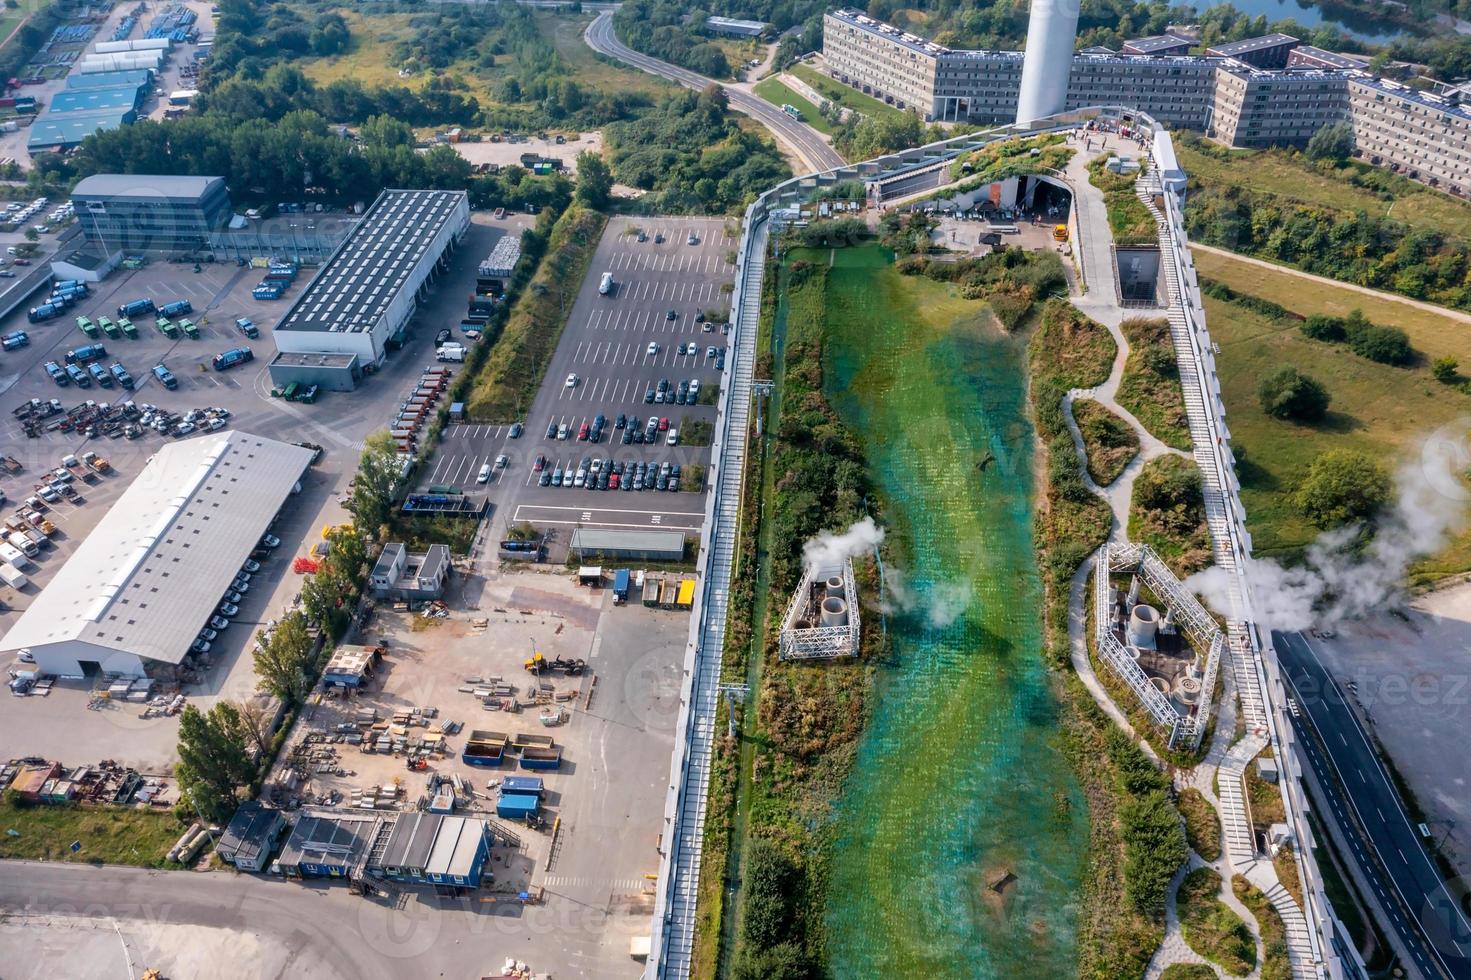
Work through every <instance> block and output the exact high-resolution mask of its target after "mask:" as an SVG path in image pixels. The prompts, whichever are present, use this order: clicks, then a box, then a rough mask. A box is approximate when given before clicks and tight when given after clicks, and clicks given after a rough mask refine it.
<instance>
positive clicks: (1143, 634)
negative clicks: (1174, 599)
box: [1128, 603, 1159, 650]
mask: <svg viewBox="0 0 1471 980" xmlns="http://www.w3.org/2000/svg"><path fill="white" fill-rule="evenodd" d="M1158 626H1159V610H1157V609H1155V608H1154V607H1153V606H1146V605H1144V604H1143V603H1140V604H1139V605H1137V606H1135V607H1134V609H1133V611H1132V612H1130V613H1129V629H1128V636H1129V646H1131V647H1138V648H1139V649H1141V650H1153V649H1154V631H1155V628H1156V627H1158Z"/></svg>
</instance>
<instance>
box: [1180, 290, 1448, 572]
mask: <svg viewBox="0 0 1471 980" xmlns="http://www.w3.org/2000/svg"><path fill="white" fill-rule="evenodd" d="M1245 285H1250V284H1249V283H1246V284H1245ZM1258 288H1260V286H1259V287H1258ZM1310 289H1311V284H1304V285H1303V292H1301V293H1299V296H1298V298H1297V299H1296V300H1295V301H1294V302H1293V306H1294V307H1296V308H1297V309H1299V310H1301V309H1303V307H1304V306H1305V305H1306V306H1307V309H1319V308H1321V307H1318V306H1314V305H1307V304H1311V303H1312V302H1313V300H1312V298H1311V295H1312V294H1311V293H1310V292H1308V290H1310ZM1288 298H1291V297H1288ZM1205 308H1206V320H1207V322H1208V323H1209V325H1210V332H1211V337H1212V339H1213V340H1214V341H1215V342H1216V343H1217V344H1218V345H1219V346H1220V354H1219V355H1217V357H1216V366H1217V370H1218V374H1219V377H1220V381H1221V390H1222V395H1223V397H1224V399H1225V402H1226V411H1227V414H1226V421H1227V424H1228V425H1229V427H1230V430H1231V434H1232V446H1233V448H1234V449H1235V451H1236V457H1237V474H1238V475H1239V476H1240V478H1241V487H1242V494H1241V496H1242V503H1243V504H1244V505H1245V507H1246V517H1247V527H1248V528H1249V530H1250V531H1251V534H1252V539H1253V546H1254V548H1255V551H1256V553H1257V554H1258V555H1266V556H1279V557H1280V556H1288V557H1290V556H1292V555H1295V554H1296V553H1297V552H1299V551H1300V550H1301V549H1302V548H1303V547H1304V546H1306V545H1307V544H1309V543H1311V542H1312V541H1313V539H1314V538H1315V537H1317V534H1318V531H1317V529H1316V528H1315V527H1313V526H1312V525H1310V524H1309V523H1308V522H1307V521H1306V520H1305V519H1304V518H1303V517H1302V515H1301V513H1300V512H1299V511H1298V509H1297V507H1296V505H1295V504H1294V503H1293V501H1292V491H1293V488H1294V487H1295V486H1296V485H1297V481H1298V479H1299V477H1300V476H1301V475H1302V473H1303V472H1304V471H1305V470H1306V468H1307V466H1308V465H1309V464H1310V463H1311V462H1312V460H1313V459H1314V458H1316V457H1317V456H1318V455H1319V454H1320V453H1323V452H1325V451H1327V450H1329V449H1352V450H1357V451H1360V452H1364V453H1367V454H1368V455H1370V456H1371V457H1373V458H1375V459H1379V460H1382V461H1383V462H1384V463H1385V465H1386V466H1388V467H1390V468H1391V469H1392V468H1394V467H1396V466H1398V465H1399V464H1400V463H1401V462H1402V461H1405V460H1407V459H1411V458H1413V456H1414V454H1415V453H1416V452H1417V451H1418V445H1419V442H1420V440H1421V439H1422V438H1423V437H1424V436H1425V435H1426V434H1428V433H1429V432H1431V431H1433V430H1434V429H1436V428H1437V427H1439V426H1443V425H1447V424H1450V423H1453V422H1456V421H1457V420H1459V419H1461V418H1463V417H1465V416H1466V414H1467V413H1468V412H1471V397H1468V396H1467V395H1465V394H1463V393H1461V392H1460V391H1457V390H1455V389H1453V388H1450V387H1447V386H1446V385H1442V384H1439V383H1437V382H1435V381H1434V380H1432V379H1431V377H1430V374H1429V372H1428V371H1426V370H1425V369H1423V368H1396V367H1390V366H1388V365H1384V364H1376V363H1374V362H1372V361H1368V360H1365V359H1364V358H1362V357H1358V356H1357V355H1355V354H1353V353H1351V352H1349V351H1348V350H1347V349H1346V348H1342V347H1338V346H1335V345H1329V344H1323V343H1319V342H1318V341H1314V340H1310V339H1308V338H1307V337H1304V336H1303V335H1302V333H1301V332H1300V331H1299V330H1298V328H1297V325H1296V323H1294V322H1292V321H1272V320H1268V319H1267V318H1265V317H1263V316H1261V315H1259V314H1256V313H1254V312H1251V311H1249V310H1246V309H1244V308H1242V307H1241V306H1239V305H1237V304H1235V303H1225V302H1221V301H1219V300H1215V299H1211V298H1209V297H1207V298H1206V301H1205ZM1366 311H1367V308H1366ZM1397 325H1398V326H1400V327H1401V328H1403V329H1404V330H1405V331H1406V332H1407V333H1409V334H1410V339H1411V342H1412V343H1413V344H1414V345H1415V346H1416V347H1417V348H1418V349H1420V350H1422V351H1424V352H1425V353H1427V354H1431V353H1436V352H1439V351H1441V350H1447V351H1449V350H1450V349H1452V348H1453V349H1454V350H1455V351H1458V352H1459V353H1460V354H1461V355H1462V363H1463V364H1471V332H1467V331H1466V330H1465V329H1464V327H1462V328H1458V333H1457V335H1456V337H1455V339H1454V340H1452V339H1449V338H1448V337H1446V336H1444V335H1441V336H1437V335H1436V334H1435V327H1434V325H1433V324H1420V323H1416V322H1415V321H1413V320H1409V319H1405V320H1401V321H1399V323H1398V324H1397ZM1284 364H1291V365H1294V366H1296V367H1298V368H1299V369H1301V370H1304V371H1306V372H1308V373H1309V374H1311V375H1312V376H1313V377H1315V378H1317V379H1318V380H1319V381H1321V382H1322V383H1323V384H1324V385H1325V386H1326V387H1327V388H1328V391H1329V394H1330V395H1331V396H1332V399H1333V402H1332V405H1331V407H1330V409H1329V412H1328V416H1327V418H1326V419H1325V420H1324V421H1323V422H1321V423H1319V424H1317V425H1312V426H1307V425H1298V424H1295V423H1292V422H1286V421H1281V420H1278V419H1273V418H1271V417H1269V416H1268V415H1267V414H1266V413H1265V412H1263V411H1262V409H1261V404H1260V402H1259V401H1258V397H1257V386H1258V384H1259V383H1260V381H1261V379H1262V378H1263V377H1265V376H1266V375H1267V374H1270V373H1271V372H1272V371H1274V370H1275V369H1277V368H1278V367H1280V366H1282V365H1284ZM1468 569H1471V535H1462V536H1461V537H1460V538H1458V539H1457V540H1455V541H1454V542H1452V544H1451V546H1450V547H1449V548H1448V549H1447V550H1446V551H1444V552H1442V553H1441V554H1439V555H1437V556H1435V557H1434V558H1432V559H1429V560H1426V561H1422V562H1421V563H1420V564H1419V565H1417V566H1416V568H1415V569H1414V570H1413V571H1412V574H1411V582H1412V584H1423V583H1425V582H1428V581H1433V580H1435V579H1438V578H1442V577H1444V576H1446V575H1451V574H1455V573H1457V572H1461V571H1466V570H1468Z"/></svg>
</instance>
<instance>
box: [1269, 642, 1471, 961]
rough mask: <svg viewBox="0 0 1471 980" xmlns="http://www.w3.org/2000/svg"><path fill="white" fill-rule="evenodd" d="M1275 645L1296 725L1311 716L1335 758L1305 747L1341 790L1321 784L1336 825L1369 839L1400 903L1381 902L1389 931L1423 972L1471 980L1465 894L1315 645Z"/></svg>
mask: <svg viewBox="0 0 1471 980" xmlns="http://www.w3.org/2000/svg"><path fill="white" fill-rule="evenodd" d="M1272 643H1273V646H1274V647H1275V648H1276V650H1277V657H1278V660H1279V662H1280V664H1281V666H1282V672H1283V674H1284V675H1285V676H1286V678H1287V680H1288V682H1289V683H1290V684H1291V685H1292V688H1293V690H1294V692H1295V695H1296V698H1297V704H1298V708H1299V711H1298V712H1297V718H1298V720H1299V721H1300V720H1301V717H1302V715H1303V714H1306V716H1307V718H1308V720H1309V721H1311V722H1312V725H1313V727H1314V728H1315V729H1316V730H1317V732H1318V735H1319V738H1320V740H1321V745H1322V747H1323V748H1324V749H1325V750H1326V752H1327V755H1328V757H1329V758H1328V759H1326V760H1325V759H1323V758H1322V755H1321V753H1320V752H1319V751H1318V748H1317V746H1314V745H1313V744H1312V743H1311V741H1310V740H1307V739H1304V740H1302V744H1303V745H1304V746H1305V754H1306V755H1307V757H1308V761H1309V763H1310V764H1312V765H1313V767H1314V769H1315V770H1316V771H1318V773H1319V775H1320V777H1324V776H1332V777H1334V778H1335V779H1336V782H1337V784H1338V785H1339V786H1341V787H1342V789H1343V792H1342V794H1340V793H1339V792H1338V791H1337V790H1336V789H1334V788H1333V781H1334V780H1333V779H1320V781H1321V782H1323V783H1324V787H1325V788H1324V791H1325V793H1326V794H1327V795H1328V796H1329V801H1328V802H1329V805H1330V808H1331V809H1333V810H1335V811H1337V813H1336V816H1335V818H1336V819H1338V821H1339V823H1340V824H1341V825H1342V826H1343V828H1344V831H1345V834H1346V835H1347V836H1348V838H1349V839H1350V840H1356V839H1357V838H1360V837H1367V839H1368V840H1367V842H1368V844H1369V846H1371V847H1372V848H1373V850H1374V853H1375V855H1376V856H1377V858H1378V860H1379V862H1380V865H1381V866H1382V867H1383V868H1384V870H1385V872H1386V873H1387V877H1388V879H1389V882H1390V885H1391V886H1392V888H1393V891H1394V893H1395V895H1396V896H1397V897H1398V902H1396V901H1393V900H1387V899H1389V896H1385V895H1383V894H1381V895H1380V896H1379V897H1380V898H1381V901H1383V902H1384V904H1385V906H1386V908H1387V909H1388V910H1389V918H1390V920H1391V921H1389V922H1386V923H1383V925H1385V926H1387V927H1389V928H1392V929H1393V930H1394V931H1395V932H1396V933H1398V934H1399V935H1400V936H1401V938H1402V939H1403V940H1404V941H1405V945H1406V947H1407V948H1408V949H1409V950H1410V951H1411V956H1412V957H1413V958H1414V959H1415V961H1416V963H1415V965H1416V966H1417V967H1419V969H1420V970H1421V971H1422V972H1424V973H1426V974H1427V975H1431V976H1435V975H1444V976H1448V977H1454V978H1457V980H1460V978H1468V980H1471V923H1468V921H1467V919H1466V915H1465V910H1464V908H1463V907H1462V905H1461V904H1460V900H1461V899H1462V898H1464V897H1465V894H1464V892H1465V889H1463V888H1459V887H1454V886H1449V885H1448V884H1447V883H1446V882H1445V881H1444V880H1443V879H1442V877H1441V875H1440V872H1439V870H1438V869H1437V868H1436V866H1435V863H1434V862H1433V860H1432V859H1431V857H1430V855H1429V854H1428V853H1426V851H1425V847H1424V844H1423V842H1422V840H1421V838H1420V835H1419V833H1418V832H1417V830H1416V828H1415V826H1414V825H1413V824H1412V822H1411V821H1410V818H1409V816H1408V815H1407V814H1406V813H1405V811H1404V808H1403V806H1402V805H1401V803H1400V799H1399V796H1398V794H1397V793H1396V792H1395V789H1394V786H1393V784H1392V783H1391V782H1390V779H1389V776H1388V774H1387V773H1386V772H1385V771H1384V768H1383V766H1381V765H1380V763H1379V759H1378V758H1377V757H1376V756H1375V754H1374V748H1373V745H1372V742H1371V741H1370V739H1369V736H1368V734H1367V733H1366V732H1365V731H1364V728H1363V726H1362V725H1361V724H1360V723H1359V719H1358V716H1357V715H1355V714H1354V712H1353V709H1352V707H1351V706H1350V705H1349V703H1348V701H1347V698H1346V696H1345V695H1344V693H1343V690H1342V689H1341V688H1339V686H1338V684H1337V682H1335V681H1334V680H1333V678H1332V676H1331V675H1330V674H1329V673H1328V670H1327V668H1326V667H1324V666H1323V663H1322V662H1321V661H1320V660H1319V659H1318V656H1317V653H1316V652H1315V651H1314V650H1313V647H1312V644H1311V643H1310V642H1309V641H1308V639H1307V638H1306V637H1305V636H1303V635H1302V634H1301V633H1281V632H1276V631H1274V632H1273V633H1272ZM1329 766H1331V771H1330V770H1329V768H1328V767H1329ZM1343 797H1346V799H1344V798H1343ZM1345 804H1346V805H1347V806H1348V807H1349V808H1351V809H1352V811H1353V814H1354V817H1355V820H1356V824H1355V821H1349V820H1347V819H1345V817H1346V813H1345V812H1344V809H1343V807H1344V806H1345ZM1324 816H1328V815H1327V814H1324ZM1359 828H1362V834H1360V830H1359ZM1355 849H1356V850H1357V849H1358V847H1357V846H1356V847H1355ZM1358 856H1359V857H1360V862H1359V863H1360V864H1361V865H1363V866H1364V870H1365V873H1366V874H1367V875H1369V877H1370V879H1371V880H1372V881H1374V882H1375V885H1376V888H1375V890H1376V892H1378V891H1380V889H1381V888H1382V887H1383V883H1382V881H1381V880H1380V878H1379V876H1378V874H1377V872H1376V870H1375V868H1374V867H1373V865H1372V863H1371V862H1366V861H1364V860H1362V858H1363V855H1362V853H1360V854H1359V855H1358ZM1401 911H1403V913H1404V915H1401V914H1400V912H1401ZM1432 959H1433V962H1430V960H1432Z"/></svg>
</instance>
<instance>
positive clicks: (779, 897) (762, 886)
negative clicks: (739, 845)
mask: <svg viewBox="0 0 1471 980" xmlns="http://www.w3.org/2000/svg"><path fill="white" fill-rule="evenodd" d="M800 880H801V875H800V873H799V871H798V869H797V866H796V864H795V862H793V861H792V859H791V857H790V856H789V855H788V854H787V852H786V851H785V850H784V849H783V848H782V846H781V845H780V844H778V843H776V842H775V841H773V840H770V839H768V838H764V837H757V838H755V839H753V840H752V841H751V843H750V845H749V847H748V848H747V850H746V858H745V868H744V869H743V871H742V873H741V891H742V895H743V898H742V902H743V904H742V906H741V939H742V941H743V942H744V943H745V944H746V945H747V946H749V947H751V948H752V949H768V948H770V947H773V946H776V945H778V944H780V943H782V942H783V941H785V940H786V939H787V938H788V937H789V936H791V935H792V933H793V932H794V931H795V925H796V924H795V923H794V922H793V911H794V908H795V900H796V895H795V894H794V893H795V891H796V890H797V888H798V887H799V885H800Z"/></svg>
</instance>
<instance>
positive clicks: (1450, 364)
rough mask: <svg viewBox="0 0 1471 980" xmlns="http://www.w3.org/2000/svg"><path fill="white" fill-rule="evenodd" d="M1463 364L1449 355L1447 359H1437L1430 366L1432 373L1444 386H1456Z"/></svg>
mask: <svg viewBox="0 0 1471 980" xmlns="http://www.w3.org/2000/svg"><path fill="white" fill-rule="evenodd" d="M1460 366H1461V362H1460V361H1458V360H1456V359H1455V358H1454V357H1451V356H1450V355H1449V354H1447V355H1446V356H1445V357H1437V358H1436V359H1435V361H1434V363H1432V364H1431V365H1430V373H1431V375H1432V376H1433V377H1434V378H1435V380H1436V381H1439V382H1440V383H1441V384H1443V385H1448V384H1455V381H1456V372H1457V370H1458V369H1459V368H1460Z"/></svg>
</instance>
